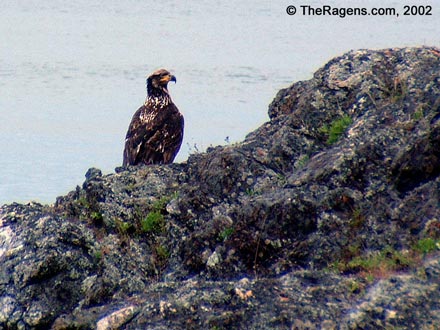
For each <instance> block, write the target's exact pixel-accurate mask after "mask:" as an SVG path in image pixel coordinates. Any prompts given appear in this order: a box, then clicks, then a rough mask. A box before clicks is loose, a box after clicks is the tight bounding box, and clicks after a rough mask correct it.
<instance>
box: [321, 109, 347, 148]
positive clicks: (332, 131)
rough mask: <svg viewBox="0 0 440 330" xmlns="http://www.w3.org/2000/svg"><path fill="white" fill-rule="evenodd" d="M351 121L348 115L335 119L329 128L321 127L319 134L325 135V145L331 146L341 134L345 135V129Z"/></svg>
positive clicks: (326, 126)
mask: <svg viewBox="0 0 440 330" xmlns="http://www.w3.org/2000/svg"><path fill="white" fill-rule="evenodd" d="M352 122H353V121H352V119H351V118H350V116H349V115H344V116H342V117H340V118H338V119H335V120H333V121H332V122H331V124H330V126H328V125H324V126H322V127H321V128H320V129H319V131H320V132H321V133H324V134H326V135H327V136H328V137H327V144H329V145H331V144H334V143H336V142H337V141H338V140H339V139H340V137H341V136H342V134H344V133H345V131H346V130H347V127H348V126H350V124H351V123H352Z"/></svg>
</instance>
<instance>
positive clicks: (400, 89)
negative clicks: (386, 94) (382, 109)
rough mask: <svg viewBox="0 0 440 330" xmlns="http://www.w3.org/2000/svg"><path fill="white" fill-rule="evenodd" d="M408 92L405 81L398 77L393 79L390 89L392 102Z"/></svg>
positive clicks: (399, 99) (402, 97) (403, 96)
mask: <svg viewBox="0 0 440 330" xmlns="http://www.w3.org/2000/svg"><path fill="white" fill-rule="evenodd" d="M407 94H408V86H407V85H406V82H405V81H404V80H402V79H400V78H396V79H394V84H393V88H392V90H391V91H390V95H391V101H392V102H393V103H396V102H399V101H401V100H403V99H404V98H405V96H406V95H407Z"/></svg>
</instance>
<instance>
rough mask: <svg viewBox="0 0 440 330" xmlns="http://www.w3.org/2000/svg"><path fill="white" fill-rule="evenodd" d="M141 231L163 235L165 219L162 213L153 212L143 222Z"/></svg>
mask: <svg viewBox="0 0 440 330" xmlns="http://www.w3.org/2000/svg"><path fill="white" fill-rule="evenodd" d="M141 229H142V231H143V232H144V233H154V234H159V233H162V232H163V231H164V229H165V219H164V216H163V214H162V213H160V211H152V212H150V213H148V215H147V216H146V217H145V218H144V219H142V220H141Z"/></svg>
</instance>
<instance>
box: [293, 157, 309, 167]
mask: <svg viewBox="0 0 440 330" xmlns="http://www.w3.org/2000/svg"><path fill="white" fill-rule="evenodd" d="M309 159H310V156H309V155H301V156H300V157H299V158H298V159H297V161H296V162H295V168H296V169H301V168H303V167H304V166H305V165H306V164H307V162H308V161H309Z"/></svg>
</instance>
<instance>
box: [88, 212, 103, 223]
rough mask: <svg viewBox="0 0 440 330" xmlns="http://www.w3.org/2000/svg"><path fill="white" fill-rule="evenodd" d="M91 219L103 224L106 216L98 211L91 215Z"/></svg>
mask: <svg viewBox="0 0 440 330" xmlns="http://www.w3.org/2000/svg"><path fill="white" fill-rule="evenodd" d="M90 218H91V219H92V220H93V222H94V223H102V221H103V220H104V216H103V215H102V213H101V212H96V211H95V212H92V213H91V214H90Z"/></svg>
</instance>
